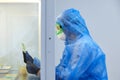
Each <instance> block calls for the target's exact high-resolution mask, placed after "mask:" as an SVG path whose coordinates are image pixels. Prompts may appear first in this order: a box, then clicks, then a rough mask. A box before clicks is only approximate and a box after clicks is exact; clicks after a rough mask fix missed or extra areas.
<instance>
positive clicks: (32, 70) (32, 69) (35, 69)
mask: <svg viewBox="0 0 120 80" xmlns="http://www.w3.org/2000/svg"><path fill="white" fill-rule="evenodd" d="M26 64H27V65H26V69H27V72H28V73H30V74H35V75H37V73H38V71H39V70H40V68H39V67H37V66H36V65H35V64H33V63H31V62H29V61H28V62H27V63H26Z"/></svg>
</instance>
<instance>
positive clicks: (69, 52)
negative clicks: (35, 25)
mask: <svg viewBox="0 0 120 80" xmlns="http://www.w3.org/2000/svg"><path fill="white" fill-rule="evenodd" d="M56 22H57V23H58V24H60V25H61V27H62V29H63V31H64V33H65V35H66V40H65V49H64V52H63V56H62V59H61V61H60V64H59V65H58V66H57V67H56V80H108V77H107V70H106V63H105V54H104V52H103V51H102V50H101V49H100V47H99V46H98V45H97V44H96V43H95V42H94V40H93V39H92V38H91V36H90V34H89V31H88V29H87V27H86V24H85V21H84V19H83V18H82V16H81V15H80V12H79V11H77V10H75V9H68V10H66V11H64V12H63V13H62V14H61V15H60V16H59V17H58V18H57V21H56Z"/></svg>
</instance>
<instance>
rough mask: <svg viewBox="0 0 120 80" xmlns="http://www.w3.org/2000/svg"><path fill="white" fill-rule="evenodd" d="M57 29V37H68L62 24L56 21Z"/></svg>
mask: <svg viewBox="0 0 120 80" xmlns="http://www.w3.org/2000/svg"><path fill="white" fill-rule="evenodd" d="M56 29H57V31H56V34H57V37H58V38H59V39H61V40H65V38H66V37H65V34H64V32H63V30H62V28H61V27H60V25H59V24H57V23H56Z"/></svg>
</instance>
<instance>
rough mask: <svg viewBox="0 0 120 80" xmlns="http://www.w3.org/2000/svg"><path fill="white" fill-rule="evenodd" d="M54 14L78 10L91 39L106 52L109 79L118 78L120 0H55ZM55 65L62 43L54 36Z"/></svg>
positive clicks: (119, 64)
mask: <svg viewBox="0 0 120 80" xmlns="http://www.w3.org/2000/svg"><path fill="white" fill-rule="evenodd" d="M55 8H56V16H58V15H59V14H60V13H61V12H62V11H64V10H65V9H68V8H76V9H78V10H80V12H81V15H82V16H83V17H84V19H85V20H86V24H87V26H88V29H89V31H90V33H91V35H92V37H93V39H94V40H95V41H96V42H97V43H98V44H99V45H100V47H101V48H102V49H103V51H104V52H105V54H106V63H107V70H108V77H109V80H120V70H119V68H120V63H119V61H120V54H119V53H120V47H119V46H120V42H119V41H120V36H119V34H120V31H119V30H120V0H56V7H55ZM55 41H56V42H55V43H56V49H55V50H56V51H55V52H56V55H55V56H56V65H57V64H58V63H59V59H60V57H61V55H62V50H63V48H64V43H63V42H62V41H60V40H58V39H57V38H56V40H55Z"/></svg>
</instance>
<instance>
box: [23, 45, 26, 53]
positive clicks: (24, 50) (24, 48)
mask: <svg viewBox="0 0 120 80" xmlns="http://www.w3.org/2000/svg"><path fill="white" fill-rule="evenodd" d="M22 51H23V52H26V47H25V44H24V43H22Z"/></svg>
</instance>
